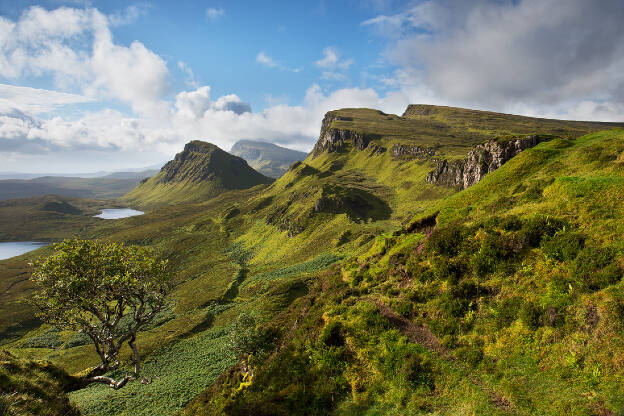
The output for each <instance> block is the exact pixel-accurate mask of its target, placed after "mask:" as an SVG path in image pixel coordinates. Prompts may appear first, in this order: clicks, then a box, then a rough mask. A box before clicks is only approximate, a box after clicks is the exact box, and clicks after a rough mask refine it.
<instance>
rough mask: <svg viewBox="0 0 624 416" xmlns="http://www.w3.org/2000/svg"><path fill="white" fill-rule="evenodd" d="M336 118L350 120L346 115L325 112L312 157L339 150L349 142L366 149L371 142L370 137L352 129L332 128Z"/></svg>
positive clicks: (359, 148) (358, 147) (360, 148)
mask: <svg viewBox="0 0 624 416" xmlns="http://www.w3.org/2000/svg"><path fill="white" fill-rule="evenodd" d="M335 120H347V121H348V120H349V119H348V118H346V117H340V116H336V115H333V114H331V113H327V114H325V117H324V118H323V122H322V123H321V134H320V136H319V139H318V141H317V142H316V145H315V146H314V149H313V150H312V157H317V156H319V155H320V154H321V153H323V152H325V151H326V152H327V153H332V152H337V151H339V150H341V149H343V148H344V147H345V145H346V144H347V143H349V142H351V143H352V144H353V146H354V147H355V148H356V149H358V150H364V149H366V147H367V146H368V144H369V143H370V139H371V138H370V137H369V136H367V135H364V134H362V133H359V132H356V131H352V130H339V129H334V128H331V123H332V122H333V121H335Z"/></svg>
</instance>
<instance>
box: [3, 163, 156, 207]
mask: <svg viewBox="0 0 624 416" xmlns="http://www.w3.org/2000/svg"><path fill="white" fill-rule="evenodd" d="M157 172H158V171H157V170H143V171H140V172H116V173H110V174H108V175H107V176H101V177H95V178H80V177H73V176H43V177H37V178H33V179H4V180H0V201H3V200H7V199H14V198H29V197H35V196H42V195H50V194H54V195H62V196H67V197H75V198H93V199H113V198H119V197H120V196H122V195H125V194H126V193H127V192H129V191H130V190H132V189H133V188H134V187H135V186H136V185H137V184H138V183H139V182H140V181H141V180H142V179H145V178H148V177H150V176H152V175H154V174H156V173H157Z"/></svg>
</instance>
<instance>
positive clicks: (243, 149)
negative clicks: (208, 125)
mask: <svg viewBox="0 0 624 416" xmlns="http://www.w3.org/2000/svg"><path fill="white" fill-rule="evenodd" d="M230 153H232V154H233V155H236V156H240V157H242V158H243V159H245V160H246V161H247V162H248V163H249V165H250V166H251V167H253V168H254V169H256V170H257V171H259V172H260V173H262V174H264V175H266V176H269V177H272V178H279V177H280V176H282V175H283V174H284V172H286V171H287V170H288V167H289V166H290V165H292V164H293V163H294V162H295V161H298V160H299V161H301V160H304V159H305V158H306V157H307V156H308V155H307V153H304V152H299V151H297V150H292V149H288V148H286V147H281V146H278V145H276V144H274V143H270V142H266V141H258V140H239V141H237V142H236V143H234V145H233V146H232V149H231V150H230Z"/></svg>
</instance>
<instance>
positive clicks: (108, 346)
mask: <svg viewBox="0 0 624 416" xmlns="http://www.w3.org/2000/svg"><path fill="white" fill-rule="evenodd" d="M54 250H55V251H54V254H53V255H52V256H50V257H48V258H46V259H45V260H43V261H40V262H39V263H38V264H37V268H36V270H35V272H34V273H33V276H32V280H33V281H34V282H35V284H36V285H37V287H38V289H39V291H38V292H37V294H36V295H35V296H34V297H33V303H34V304H35V305H36V307H37V308H38V309H39V311H40V312H39V315H38V316H39V317H40V318H42V319H43V320H44V321H46V322H48V323H51V324H53V325H55V326H57V327H65V328H68V329H73V330H80V331H82V332H84V333H85V334H87V335H88V336H89V338H91V340H92V341H93V343H94V344H95V349H96V351H97V353H98V355H99V356H100V358H101V360H102V363H101V368H102V371H103V372H106V371H107V370H108V369H109V367H113V368H116V367H117V366H118V363H119V360H118V358H117V356H118V354H119V350H120V348H121V345H122V344H123V343H124V342H126V341H127V342H128V344H129V345H130V346H131V347H133V348H135V347H134V344H133V343H134V341H135V338H136V333H137V331H138V330H139V329H141V328H143V327H145V325H146V324H148V323H150V322H152V321H153V319H154V318H155V317H156V316H157V315H158V314H159V313H160V312H161V311H162V310H163V307H164V306H165V296H166V295H167V293H168V292H169V284H168V280H169V275H168V274H167V272H166V271H165V267H166V265H167V262H166V261H162V260H158V259H155V258H153V257H152V256H150V255H149V254H148V253H147V252H146V251H145V249H142V248H139V247H137V246H124V245H123V244H117V243H102V242H98V241H89V240H66V241H64V242H62V243H58V244H55V245H54ZM159 319H160V320H162V321H164V320H166V319H167V317H166V316H162V315H161V316H160V317H159ZM60 343H61V341H60V340H59V345H60ZM135 351H136V350H135ZM136 354H137V355H138V353H136ZM136 364H137V367H136V368H137V369H138V362H136ZM135 371H136V370H135ZM136 375H137V376H138V374H136Z"/></svg>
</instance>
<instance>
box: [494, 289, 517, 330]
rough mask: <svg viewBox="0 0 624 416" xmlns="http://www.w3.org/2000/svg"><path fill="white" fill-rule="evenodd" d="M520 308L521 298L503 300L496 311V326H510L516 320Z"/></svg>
mask: <svg viewBox="0 0 624 416" xmlns="http://www.w3.org/2000/svg"><path fill="white" fill-rule="evenodd" d="M521 306H522V298H521V297H520V296H514V297H511V298H507V299H505V300H503V301H502V302H501V303H500V305H499V306H498V308H497V310H496V312H497V314H496V324H497V326H498V328H506V327H508V326H509V325H511V323H512V322H513V321H515V320H516V319H517V318H518V313H519V311H520V307H521Z"/></svg>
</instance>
